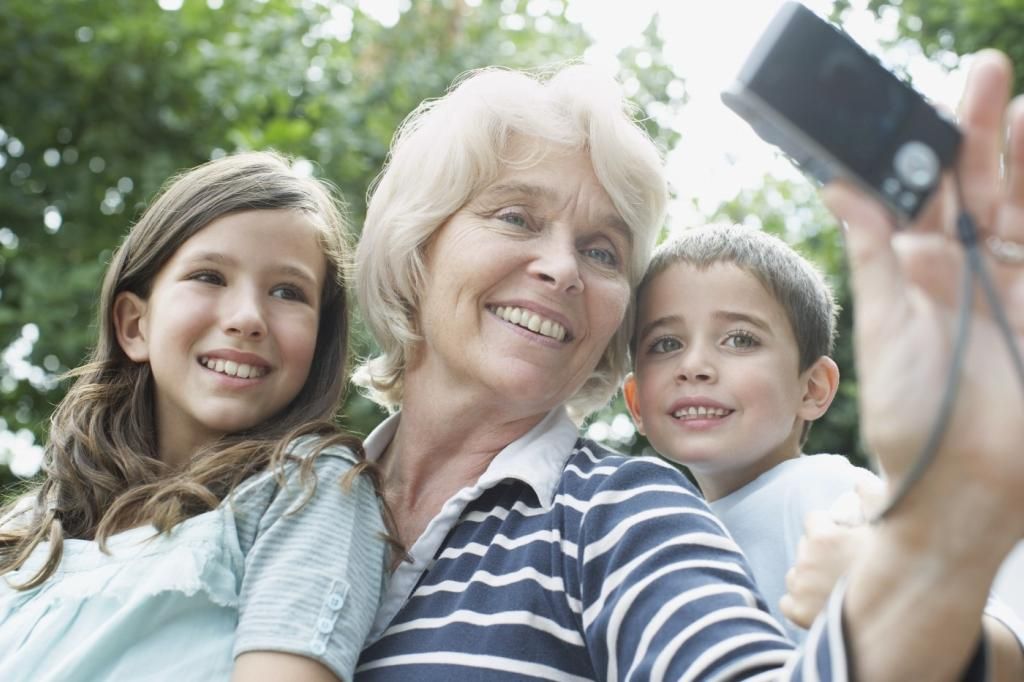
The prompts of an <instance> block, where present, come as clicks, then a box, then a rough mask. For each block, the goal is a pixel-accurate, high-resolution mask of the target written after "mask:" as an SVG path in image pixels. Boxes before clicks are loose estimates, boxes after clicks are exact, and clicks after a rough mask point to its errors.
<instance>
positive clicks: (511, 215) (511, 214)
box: [498, 211, 530, 227]
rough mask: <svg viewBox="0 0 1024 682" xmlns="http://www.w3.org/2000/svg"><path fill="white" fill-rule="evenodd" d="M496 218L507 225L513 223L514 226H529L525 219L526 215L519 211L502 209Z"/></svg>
mask: <svg viewBox="0 0 1024 682" xmlns="http://www.w3.org/2000/svg"><path fill="white" fill-rule="evenodd" d="M498 220H501V221H502V222H506V223H508V224H509V225H515V226H516V227H529V226H530V223H529V221H528V220H527V219H526V216H525V215H523V214H522V213H520V212H519V211H503V212H501V213H499V214H498Z"/></svg>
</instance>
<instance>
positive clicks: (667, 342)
mask: <svg viewBox="0 0 1024 682" xmlns="http://www.w3.org/2000/svg"><path fill="white" fill-rule="evenodd" d="M682 347H683V344H682V342H681V341H680V340H679V339H677V338H675V337H674V336H663V337H661V338H660V339H656V340H655V341H654V343H652V344H651V345H650V347H649V349H648V350H649V352H651V353H671V352H672V351H676V350H679V349H680V348H682Z"/></svg>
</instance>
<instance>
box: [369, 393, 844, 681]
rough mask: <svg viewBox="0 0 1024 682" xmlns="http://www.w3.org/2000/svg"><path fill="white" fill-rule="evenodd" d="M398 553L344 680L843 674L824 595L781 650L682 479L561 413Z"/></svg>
mask: <svg viewBox="0 0 1024 682" xmlns="http://www.w3.org/2000/svg"><path fill="white" fill-rule="evenodd" d="M398 417H399V415H395V416H394V417H392V418H391V419H390V420H388V421H386V422H385V423H384V424H383V425H382V426H381V427H379V428H378V430H377V431H375V432H374V433H373V434H371V438H369V439H368V440H367V443H366V449H367V452H368V454H369V455H370V456H377V455H379V454H380V453H381V452H382V451H383V448H384V447H385V446H386V445H387V443H388V442H390V440H391V437H392V436H393V434H394V431H395V429H396V428H397V419H398ZM410 553H411V554H412V556H413V559H414V561H413V563H411V564H405V565H403V566H402V567H401V568H400V569H399V570H398V571H397V572H396V573H395V575H394V576H392V579H391V582H390V585H389V590H388V593H387V595H386V596H385V600H384V603H383V606H382V608H381V611H380V613H379V614H378V619H377V623H376V624H375V626H374V631H373V632H372V633H371V636H370V640H369V643H368V645H367V647H366V648H365V649H364V651H363V654H362V656H361V658H360V662H359V666H358V668H357V671H356V678H357V680H359V681H360V682H369V681H372V680H395V679H403V680H404V679H408V680H417V681H418V682H424V681H431V680H438V681H441V680H444V681H445V682H447V681H449V680H454V679H457V680H478V679H479V680H488V681H501V680H523V679H547V680H595V679H608V680H618V679H623V680H625V679H635V680H662V679H671V680H696V679H700V680H704V679H744V680H747V679H769V678H770V679H778V678H782V679H822V680H845V679H846V677H847V666H846V653H845V648H844V643H843V637H842V632H841V621H840V617H839V616H840V614H839V612H840V605H841V597H840V596H838V594H837V595H834V597H833V599H832V600H831V602H830V605H829V608H828V613H827V617H826V618H824V619H819V622H818V623H817V624H816V626H815V628H814V629H812V632H811V634H810V636H809V637H808V640H807V642H806V646H805V647H804V649H803V651H804V652H806V656H805V655H803V654H801V653H799V652H797V651H794V649H793V644H792V643H790V642H789V641H788V640H787V639H786V638H785V637H784V635H783V634H782V631H781V629H780V628H779V626H778V625H777V624H776V623H775V622H774V621H773V620H772V618H771V616H770V615H769V614H768V613H767V611H766V609H765V606H764V603H763V601H762V600H761V598H760V596H758V594H757V591H756V587H755V586H754V584H753V581H752V578H751V577H750V575H751V573H750V569H749V567H748V565H747V563H746V561H745V559H744V558H743V556H742V554H741V553H740V551H739V549H738V548H737V546H736V545H735V543H734V542H733V541H732V540H731V539H730V538H729V536H728V534H727V533H726V532H725V530H724V528H723V527H722V525H721V524H720V523H719V521H718V520H717V519H716V518H715V517H714V516H713V515H712V514H711V512H710V511H709V510H708V507H707V505H706V504H705V502H704V500H703V498H702V497H701V496H700V494H699V492H698V491H697V490H696V489H695V488H693V486H691V485H690V483H689V482H688V481H687V480H686V479H685V477H683V476H682V475H681V474H680V473H679V472H678V471H676V470H675V469H673V468H672V467H671V466H669V465H667V464H665V463H664V462H661V461H660V460H657V459H653V458H648V457H635V458H633V457H622V456H619V455H615V454H613V453H610V452H608V451H607V450H605V449H603V448H602V447H601V446H599V445H597V444H595V443H593V442H590V441H588V440H585V439H577V431H576V427H575V425H573V423H572V422H571V421H570V420H569V419H568V417H567V416H565V413H564V411H563V410H556V411H555V412H553V413H552V414H551V415H548V417H547V418H545V420H544V421H543V422H541V423H540V424H538V426H537V427H535V428H534V429H533V430H532V431H531V432H530V433H528V434H526V436H524V437H523V438H521V439H519V440H518V441H516V442H515V443H513V444H511V445H510V446H509V447H508V448H506V449H505V450H503V451H502V452H501V453H499V454H498V456H497V457H496V458H495V459H494V460H493V461H492V462H491V465H490V467H489V468H488V470H487V471H486V472H485V473H484V475H483V476H481V478H480V480H479V481H478V482H477V483H476V484H475V485H474V486H471V487H468V488H465V489H463V490H461V491H459V492H458V493H457V494H456V495H455V496H453V498H452V499H451V500H449V501H448V502H447V503H446V504H445V506H444V507H443V508H442V510H441V512H440V513H439V514H438V516H437V517H435V519H434V520H433V521H432V522H431V523H430V525H428V527H427V529H426V531H425V532H424V534H423V536H422V537H421V538H420V539H419V540H418V541H417V542H416V544H415V545H414V546H413V547H412V548H411V550H410Z"/></svg>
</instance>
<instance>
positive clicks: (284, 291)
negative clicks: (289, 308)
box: [270, 284, 309, 303]
mask: <svg viewBox="0 0 1024 682" xmlns="http://www.w3.org/2000/svg"><path fill="white" fill-rule="evenodd" d="M270 295H271V296H273V297H275V298H280V299H284V300H286V301H299V302H300V303H305V302H306V301H308V300H309V299H308V297H307V296H306V292H305V291H303V290H302V289H301V288H299V287H297V286H295V285H293V284H282V285H280V286H276V287H274V288H273V289H271V290H270Z"/></svg>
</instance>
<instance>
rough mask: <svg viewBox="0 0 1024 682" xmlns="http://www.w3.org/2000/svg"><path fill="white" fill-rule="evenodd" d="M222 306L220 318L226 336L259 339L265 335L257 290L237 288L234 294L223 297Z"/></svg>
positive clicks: (263, 319)
mask: <svg viewBox="0 0 1024 682" xmlns="http://www.w3.org/2000/svg"><path fill="white" fill-rule="evenodd" d="M223 306H224V311H223V314H222V316H221V320H222V326H223V329H224V332H225V333H226V334H227V335H228V336H235V337H242V338H248V339H261V338H263V337H264V336H266V335H267V320H266V317H265V315H264V310H263V305H262V297H261V296H260V295H259V294H258V292H255V291H243V290H239V291H237V292H236V293H235V295H234V296H226V297H224V302H223Z"/></svg>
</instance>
